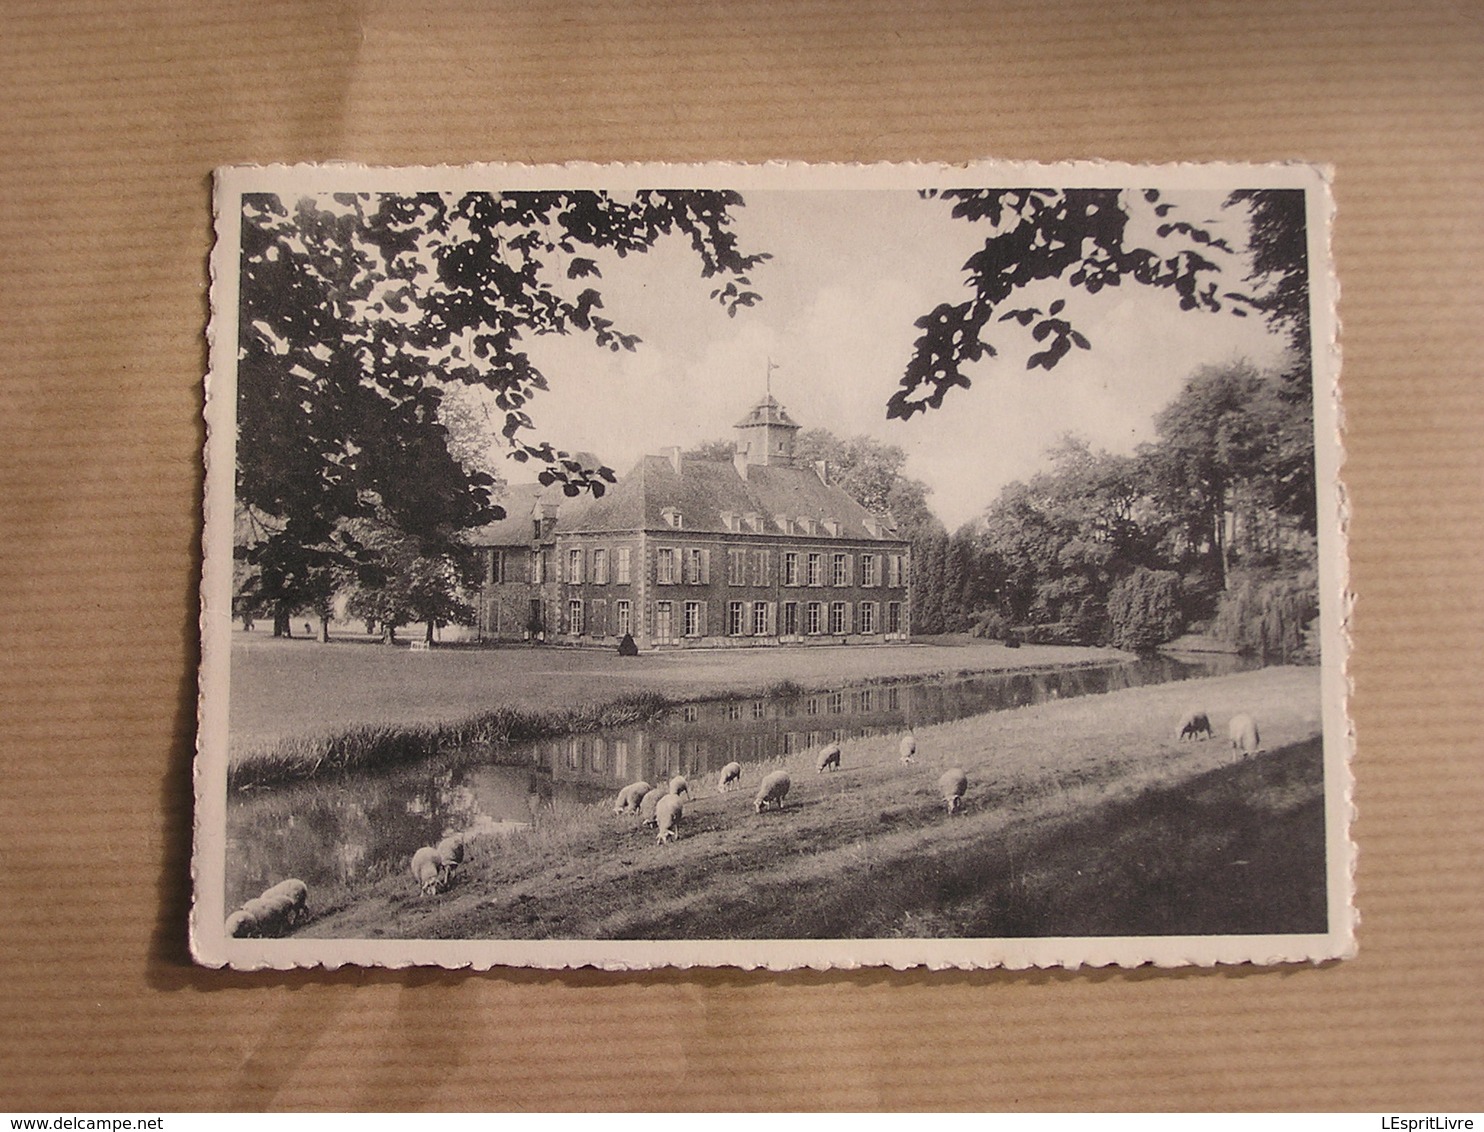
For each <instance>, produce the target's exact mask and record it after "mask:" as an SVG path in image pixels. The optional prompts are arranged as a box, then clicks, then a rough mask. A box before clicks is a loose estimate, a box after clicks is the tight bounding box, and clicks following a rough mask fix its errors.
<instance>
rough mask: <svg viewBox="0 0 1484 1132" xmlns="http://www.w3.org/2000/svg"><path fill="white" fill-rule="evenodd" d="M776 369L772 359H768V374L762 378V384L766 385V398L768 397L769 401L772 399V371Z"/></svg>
mask: <svg viewBox="0 0 1484 1132" xmlns="http://www.w3.org/2000/svg"><path fill="white" fill-rule="evenodd" d="M777 368H778V367H777V366H776V365H774V364H773V359H772V358H771V357H770V358H769V359H768V372H767V375H766V376H765V377H764V379H763V380H764V382H765V383H766V385H767V391H768V397H769V398H770V399H771V398H772V396H773V371H774V370H775V369H777Z"/></svg>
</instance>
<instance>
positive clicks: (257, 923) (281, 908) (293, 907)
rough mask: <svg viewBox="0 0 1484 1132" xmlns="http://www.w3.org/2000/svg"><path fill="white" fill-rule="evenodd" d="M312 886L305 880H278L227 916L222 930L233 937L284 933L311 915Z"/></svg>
mask: <svg viewBox="0 0 1484 1132" xmlns="http://www.w3.org/2000/svg"><path fill="white" fill-rule="evenodd" d="M308 901H309V886H308V885H307V884H305V883H304V882H303V881H302V880H297V879H289V880H283V881H279V882H278V883H277V884H275V885H274V886H273V887H272V888H270V889H268V891H266V892H264V893H263V895H261V896H255V897H254V898H253V899H251V900H249V901H248V902H247V903H246V904H244V905H243V906H242V907H241V908H239V909H237V911H235V912H233V913H232V914H231V915H230V916H228V917H227V921H226V923H225V924H224V925H223V930H224V931H225V932H226V934H227V935H228V936H229V937H230V938H232V939H253V938H265V937H266V938H273V937H276V936H281V935H285V934H287V933H288V932H290V931H292V930H293V929H294V928H295V927H297V926H298V925H299V924H300V923H301V922H302V921H303V920H304V918H305V917H306V916H308V915H309V910H308Z"/></svg>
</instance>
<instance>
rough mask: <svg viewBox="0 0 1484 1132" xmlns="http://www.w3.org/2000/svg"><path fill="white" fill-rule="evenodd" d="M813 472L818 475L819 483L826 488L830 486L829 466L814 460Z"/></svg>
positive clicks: (824, 462) (823, 461) (826, 462)
mask: <svg viewBox="0 0 1484 1132" xmlns="http://www.w3.org/2000/svg"><path fill="white" fill-rule="evenodd" d="M814 470H815V471H816V472H818V473H819V482H820V483H822V484H824V485H825V486H826V487H829V485H830V465H829V462H828V461H826V460H815V461H814Z"/></svg>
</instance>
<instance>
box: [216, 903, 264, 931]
mask: <svg viewBox="0 0 1484 1132" xmlns="http://www.w3.org/2000/svg"><path fill="white" fill-rule="evenodd" d="M222 930H223V931H225V932H226V933H227V938H228V939H251V938H252V937H254V936H256V935H257V934H258V922H257V920H255V919H253V918H252V917H251V916H250V915H248V914H247V913H246V912H244V911H243V910H242V909H241V908H238V909H237V911H235V912H233V913H232V914H231V915H230V916H228V917H227V922H226V924H225V925H223V929H222Z"/></svg>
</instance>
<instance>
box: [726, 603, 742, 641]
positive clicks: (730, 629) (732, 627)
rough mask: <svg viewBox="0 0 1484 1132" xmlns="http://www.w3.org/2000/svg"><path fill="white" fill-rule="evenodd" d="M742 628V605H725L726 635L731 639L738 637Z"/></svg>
mask: <svg viewBox="0 0 1484 1132" xmlns="http://www.w3.org/2000/svg"><path fill="white" fill-rule="evenodd" d="M743 631H744V630H743V626H742V603H741V602H740V601H732V602H728V603H727V633H728V635H730V636H733V637H740V636H741V635H742V633H743Z"/></svg>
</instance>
